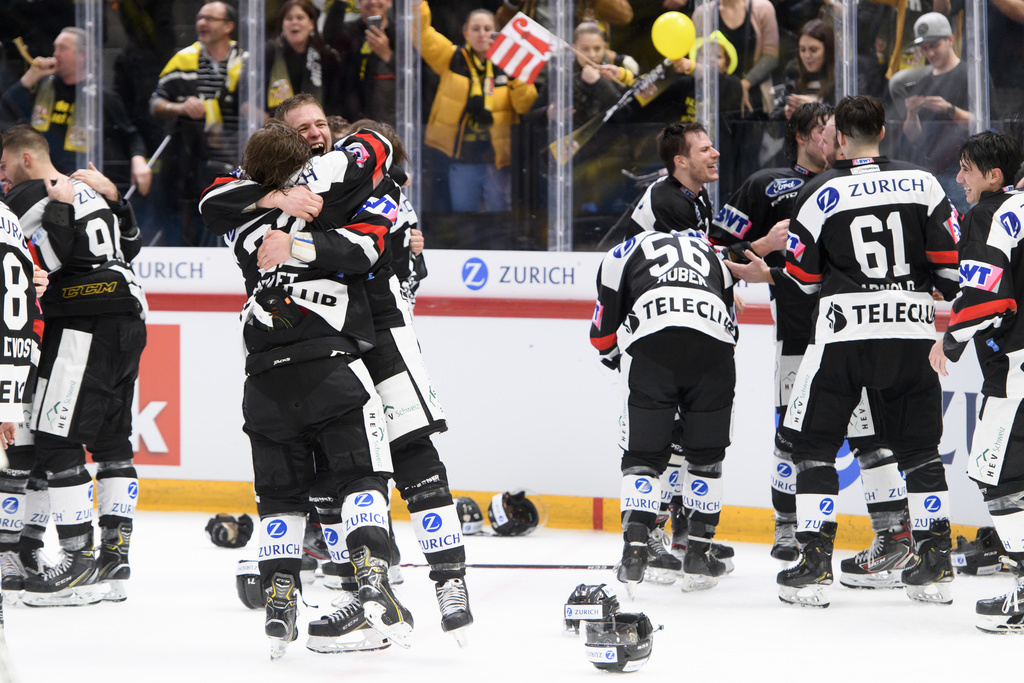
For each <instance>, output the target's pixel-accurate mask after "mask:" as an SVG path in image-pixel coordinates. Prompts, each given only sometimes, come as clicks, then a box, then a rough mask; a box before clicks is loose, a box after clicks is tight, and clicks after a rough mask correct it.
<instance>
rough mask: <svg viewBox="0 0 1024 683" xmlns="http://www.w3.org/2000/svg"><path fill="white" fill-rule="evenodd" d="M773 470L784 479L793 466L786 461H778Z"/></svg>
mask: <svg viewBox="0 0 1024 683" xmlns="http://www.w3.org/2000/svg"><path fill="white" fill-rule="evenodd" d="M775 471H776V472H778V473H779V476H780V477H782V478H783V479H785V478H786V477H788V476H790V475H792V474H793V466H792V465H790V464H789V463H788V462H780V463H779V466H778V467H776V468H775Z"/></svg>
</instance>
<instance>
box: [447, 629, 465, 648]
mask: <svg viewBox="0 0 1024 683" xmlns="http://www.w3.org/2000/svg"><path fill="white" fill-rule="evenodd" d="M468 631H469V627H468V626H463V627H462V628H457V629H455V630H454V631H448V633H450V634H452V638H454V639H455V643H456V644H457V645H458V646H459V647H460V648H466V647H469V634H468V633H467V632H468Z"/></svg>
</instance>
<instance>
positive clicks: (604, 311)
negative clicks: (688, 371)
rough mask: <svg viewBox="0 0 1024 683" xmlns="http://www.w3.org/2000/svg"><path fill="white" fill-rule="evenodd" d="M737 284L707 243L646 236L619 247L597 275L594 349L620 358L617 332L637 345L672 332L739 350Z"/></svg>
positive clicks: (663, 235) (658, 234) (673, 236)
mask: <svg viewBox="0 0 1024 683" xmlns="http://www.w3.org/2000/svg"><path fill="white" fill-rule="evenodd" d="M732 285H733V278H732V274H731V273H730V272H729V271H728V270H727V269H726V267H725V265H724V264H723V263H722V261H721V260H720V259H719V258H718V256H717V255H716V254H715V250H714V249H713V248H712V247H711V244H710V243H708V242H707V241H706V240H705V239H702V238H700V237H690V236H687V235H684V234H680V233H675V234H668V233H661V232H654V233H645V234H643V235H638V236H636V237H631V238H629V239H628V240H626V241H625V242H623V243H622V244H620V245H619V246H617V247H615V248H614V249H612V250H611V251H609V252H608V254H607V255H606V256H605V257H604V260H602V261H601V267H600V269H599V270H598V273H597V292H598V293H597V307H596V308H595V310H594V318H593V320H592V321H591V326H590V343H591V344H593V345H594V347H595V348H597V350H598V351H599V352H600V353H601V355H602V356H603V357H606V358H614V357H616V356H618V355H619V353H620V349H619V347H618V338H617V331H618V329H619V327H620V326H621V325H623V324H624V325H625V327H626V329H627V330H628V332H629V341H628V342H627V343H626V348H628V347H629V345H630V344H632V343H633V342H635V341H637V340H639V339H642V338H644V337H646V336H647V335H650V334H653V333H655V332H658V331H660V330H664V329H667V328H670V327H682V328H689V329H693V330H697V331H698V332H701V333H703V334H706V335H707V336H709V337H711V338H713V339H717V340H720V341H724V342H727V343H729V344H735V343H736V339H737V338H738V336H739V330H738V328H737V327H736V316H735V310H734V307H733V294H732Z"/></svg>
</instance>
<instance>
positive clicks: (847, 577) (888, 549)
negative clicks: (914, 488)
mask: <svg viewBox="0 0 1024 683" xmlns="http://www.w3.org/2000/svg"><path fill="white" fill-rule="evenodd" d="M913 542H914V540H913V538H912V537H911V535H910V528H909V527H908V526H907V525H906V524H902V525H900V526H899V528H897V529H896V530H895V531H894V530H893V529H888V530H886V531H881V532H879V533H877V534H875V538H874V540H873V541H872V542H871V547H869V548H868V549H866V550H862V551H860V552H859V553H857V554H856V555H855V556H853V557H849V558H847V559H845V560H843V561H842V562H841V563H840V565H839V566H840V568H841V569H842V573H841V574H840V575H839V583H841V584H843V585H844V586H846V587H847V588H902V587H903V582H902V581H901V580H900V575H901V574H902V573H903V570H904V569H906V568H907V567H908V566H910V564H911V563H913V561H914V553H913V551H912V550H911V549H910V548H911V545H913Z"/></svg>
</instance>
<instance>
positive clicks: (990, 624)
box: [974, 530, 1024, 634]
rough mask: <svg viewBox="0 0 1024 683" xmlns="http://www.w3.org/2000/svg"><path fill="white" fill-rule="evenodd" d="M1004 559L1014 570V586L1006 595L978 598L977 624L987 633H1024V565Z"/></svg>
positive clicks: (1011, 569) (976, 609)
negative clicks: (984, 598)
mask: <svg viewBox="0 0 1024 683" xmlns="http://www.w3.org/2000/svg"><path fill="white" fill-rule="evenodd" d="M980 535H981V534H980V530H979V536H980ZM1002 560H1003V562H1004V563H1006V565H1007V566H1008V567H1009V568H1010V571H1011V572H1013V580H1014V584H1013V588H1012V589H1011V590H1010V592H1009V593H1007V594H1006V595H1000V596H998V597H995V598H988V599H987V600H978V604H977V605H976V606H975V608H974V611H975V612H976V613H977V614H978V621H977V623H976V625H977V627H978V628H979V629H981V630H982V631H985V632H986V633H1000V634H1005V633H1024V566H1022V565H1021V563H1020V562H1018V561H1015V560H1012V559H1010V558H1009V557H1003V558H1002Z"/></svg>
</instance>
